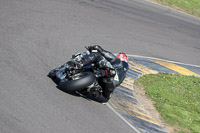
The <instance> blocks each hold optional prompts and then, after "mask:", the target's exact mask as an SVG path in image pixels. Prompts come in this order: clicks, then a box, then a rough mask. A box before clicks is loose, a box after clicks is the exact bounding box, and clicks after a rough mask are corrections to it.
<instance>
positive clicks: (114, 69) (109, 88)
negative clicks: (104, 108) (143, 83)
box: [78, 45, 129, 103]
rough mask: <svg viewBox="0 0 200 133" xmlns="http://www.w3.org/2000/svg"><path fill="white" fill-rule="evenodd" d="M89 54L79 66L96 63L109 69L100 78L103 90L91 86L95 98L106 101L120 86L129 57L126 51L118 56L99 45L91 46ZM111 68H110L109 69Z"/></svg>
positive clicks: (102, 101)
mask: <svg viewBox="0 0 200 133" xmlns="http://www.w3.org/2000/svg"><path fill="white" fill-rule="evenodd" d="M89 51H90V52H91V53H90V54H89V55H85V56H84V57H83V59H82V60H81V62H78V64H79V66H80V67H82V66H85V65H88V64H91V63H96V64H97V65H98V66H99V68H103V69H105V70H106V69H107V70H108V71H105V78H102V79H101V80H99V84H100V86H101V88H102V92H99V91H96V90H97V88H95V87H94V88H91V91H92V92H94V93H93V94H94V95H93V98H94V100H95V101H98V102H101V103H106V102H108V100H109V99H110V98H111V94H112V92H113V91H114V89H115V87H117V86H119V85H120V84H121V83H122V81H123V80H124V78H125V77H126V73H127V71H128V68H129V66H128V57H127V55H126V54H124V53H119V54H118V55H117V56H115V55H114V54H112V53H111V52H109V51H106V50H104V49H103V48H101V47H100V46H99V45H94V46H89ZM108 68H109V69H108Z"/></svg>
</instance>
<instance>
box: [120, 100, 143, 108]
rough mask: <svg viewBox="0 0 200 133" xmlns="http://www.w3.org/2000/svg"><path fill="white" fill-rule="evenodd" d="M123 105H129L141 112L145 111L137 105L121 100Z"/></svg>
mask: <svg viewBox="0 0 200 133" xmlns="http://www.w3.org/2000/svg"><path fill="white" fill-rule="evenodd" d="M121 101H122V102H123V103H125V104H128V105H129V106H130V107H134V108H136V109H139V110H142V111H144V109H143V108H141V107H139V106H137V105H135V104H133V103H131V102H129V101H126V100H121Z"/></svg>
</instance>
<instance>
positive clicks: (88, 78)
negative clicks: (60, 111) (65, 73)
mask: <svg viewBox="0 0 200 133" xmlns="http://www.w3.org/2000/svg"><path fill="white" fill-rule="evenodd" d="M94 82H95V76H94V74H93V73H91V72H81V73H78V74H75V75H73V76H72V80H69V81H66V80H61V82H60V83H59V85H58V88H60V89H62V90H63V91H76V90H81V89H84V88H86V87H88V86H90V85H91V84H92V83H94Z"/></svg>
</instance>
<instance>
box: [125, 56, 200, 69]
mask: <svg viewBox="0 0 200 133" xmlns="http://www.w3.org/2000/svg"><path fill="white" fill-rule="evenodd" d="M126 55H127V56H130V57H138V58H146V59H154V60H160V61H165V62H170V63H176V64H181V65H188V66H193V67H199V68H200V66H198V65H193V64H186V63H181V62H176V61H170V60H165V59H159V58H154V57H147V56H140V55H131V54H126Z"/></svg>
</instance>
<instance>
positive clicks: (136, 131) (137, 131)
mask: <svg viewBox="0 0 200 133" xmlns="http://www.w3.org/2000/svg"><path fill="white" fill-rule="evenodd" d="M106 105H107V106H108V107H109V108H110V109H111V110H112V111H113V112H114V113H115V114H116V115H118V116H119V117H120V118H121V119H122V120H123V121H124V122H125V123H126V124H128V126H129V127H131V128H132V129H133V130H134V131H135V133H140V131H139V130H138V129H137V128H135V127H134V126H133V125H132V124H130V123H129V122H128V121H127V120H126V119H125V118H124V117H123V116H121V115H120V114H119V113H118V112H117V111H116V110H115V109H114V108H113V107H112V106H111V105H110V104H109V103H107V104H106Z"/></svg>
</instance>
